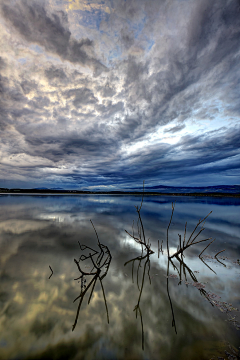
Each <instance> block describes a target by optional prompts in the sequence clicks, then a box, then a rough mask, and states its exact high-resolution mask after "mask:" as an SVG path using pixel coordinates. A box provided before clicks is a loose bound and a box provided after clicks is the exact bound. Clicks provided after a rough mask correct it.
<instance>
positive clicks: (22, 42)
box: [0, 0, 240, 189]
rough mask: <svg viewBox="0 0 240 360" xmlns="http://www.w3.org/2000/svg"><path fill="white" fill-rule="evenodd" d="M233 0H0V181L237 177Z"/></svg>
mask: <svg viewBox="0 0 240 360" xmlns="http://www.w3.org/2000/svg"><path fill="white" fill-rule="evenodd" d="M239 63H240V1H239V0H211V1H209V0H125V1H124V0H106V1H103V0H89V1H87V0H7V1H6V0H0V74H1V75H0V156H1V157H0V163H1V165H0V186H3V187H13V186H14V187H39V186H46V187H62V188H85V189H86V188H89V189H91V188H96V187H97V188H105V187H107V188H109V189H111V188H112V189H113V188H128V187H131V186H136V185H137V186H139V185H140V186H141V183H142V181H143V180H146V184H147V185H149V186H150V185H160V184H163V185H174V186H178V185H181V186H197V185H220V184H238V183H239V175H240V172H239V164H240V154H239V145H240V126H239V115H240V103H239V93H240V67H239Z"/></svg>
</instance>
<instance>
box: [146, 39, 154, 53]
mask: <svg viewBox="0 0 240 360" xmlns="http://www.w3.org/2000/svg"><path fill="white" fill-rule="evenodd" d="M154 44H155V41H154V40H152V39H150V40H149V41H148V45H147V47H146V50H147V51H150V50H151V48H152V47H153V45H154Z"/></svg>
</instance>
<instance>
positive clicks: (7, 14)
mask: <svg viewBox="0 0 240 360" xmlns="http://www.w3.org/2000/svg"><path fill="white" fill-rule="evenodd" d="M2 13H3V16H4V18H5V19H6V20H7V21H8V22H9V23H10V24H11V25H12V26H13V28H14V29H15V30H16V31H17V32H18V33H19V34H20V35H21V36H22V37H23V38H24V39H26V40H27V41H28V42H30V43H35V44H39V45H40V46H42V47H44V48H45V49H46V50H47V51H48V52H50V53H53V54H57V55H58V56H60V57H61V58H62V59H63V60H68V61H70V62H73V63H80V64H83V65H85V64H88V65H90V64H91V65H92V66H93V67H94V69H95V72H98V73H99V71H103V70H104V69H105V67H104V66H103V65H102V64H101V63H100V62H99V61H98V60H97V59H95V58H92V57H90V56H89V55H88V54H87V52H86V49H87V48H92V46H93V42H92V41H91V40H89V39H87V38H86V39H81V40H80V41H77V40H76V39H74V38H73V37H72V36H71V32H70V31H69V30H68V29H67V27H66V24H64V23H63V21H62V16H59V14H52V16H50V15H49V14H47V12H46V9H45V8H44V7H43V6H41V5H39V4H37V3H33V2H31V1H27V0H25V1H24V0H22V1H20V2H18V3H17V4H15V6H14V7H13V6H11V5H6V4H3V5H2ZM66 18H67V15H66V14H65V21H64V22H65V23H66V22H67V20H66Z"/></svg>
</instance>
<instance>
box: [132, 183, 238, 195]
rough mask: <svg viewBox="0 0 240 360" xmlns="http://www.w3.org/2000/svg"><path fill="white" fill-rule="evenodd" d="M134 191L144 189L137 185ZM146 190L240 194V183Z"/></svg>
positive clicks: (178, 192)
mask: <svg viewBox="0 0 240 360" xmlns="http://www.w3.org/2000/svg"><path fill="white" fill-rule="evenodd" d="M131 190H132V191H142V187H135V188H132V189H131ZM144 191H146V192H149V191H151V192H160V193H175V194H185V193H189V194H191V193H230V194H239V193H240V185H217V186H197V187H195V186H194V187H192V186H191V187H187V186H181V187H180V186H179V187H176V186H164V185H157V186H146V187H144Z"/></svg>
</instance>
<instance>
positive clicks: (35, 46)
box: [29, 44, 44, 54]
mask: <svg viewBox="0 0 240 360" xmlns="http://www.w3.org/2000/svg"><path fill="white" fill-rule="evenodd" d="M29 48H30V49H31V50H33V51H35V52H37V53H38V54H42V53H43V52H44V50H43V48H42V47H41V46H39V45H36V44H32V45H30V46H29Z"/></svg>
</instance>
